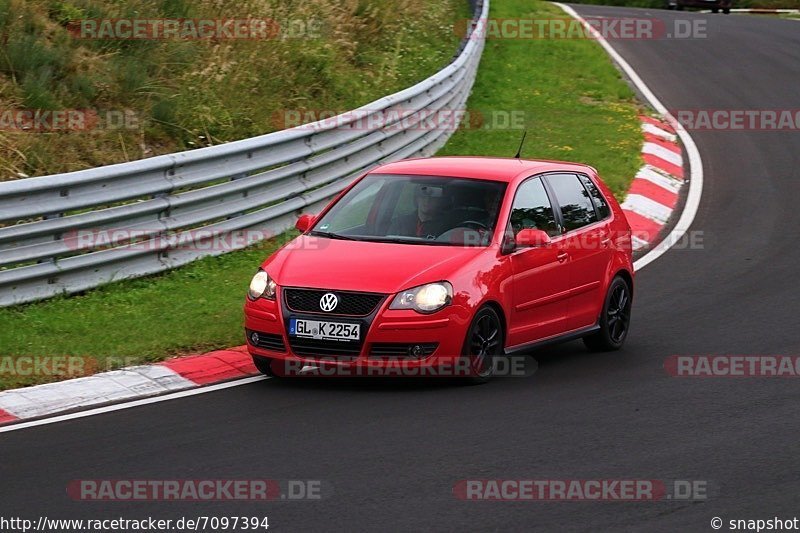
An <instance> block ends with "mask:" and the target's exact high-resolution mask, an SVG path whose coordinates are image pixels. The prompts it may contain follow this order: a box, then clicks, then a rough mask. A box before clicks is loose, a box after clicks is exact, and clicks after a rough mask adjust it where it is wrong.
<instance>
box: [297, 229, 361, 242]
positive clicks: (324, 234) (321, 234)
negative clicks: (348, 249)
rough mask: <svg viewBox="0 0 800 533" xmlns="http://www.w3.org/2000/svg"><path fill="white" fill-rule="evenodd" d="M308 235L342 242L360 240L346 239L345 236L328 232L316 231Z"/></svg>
mask: <svg viewBox="0 0 800 533" xmlns="http://www.w3.org/2000/svg"><path fill="white" fill-rule="evenodd" d="M308 234H309V235H313V236H314V237H328V238H329V239H339V240H342V241H357V240H360V239H355V238H353V237H348V236H347V235H341V234H339V233H331V232H330V231H318V230H313V231H310V232H309V233H308Z"/></svg>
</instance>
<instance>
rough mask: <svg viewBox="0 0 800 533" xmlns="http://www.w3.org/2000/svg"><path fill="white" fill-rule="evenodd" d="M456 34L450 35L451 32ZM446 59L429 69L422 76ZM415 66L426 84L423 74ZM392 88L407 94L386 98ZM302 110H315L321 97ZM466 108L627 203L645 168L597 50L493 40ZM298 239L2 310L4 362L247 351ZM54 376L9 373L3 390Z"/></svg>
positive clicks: (472, 132) (486, 141)
mask: <svg viewBox="0 0 800 533" xmlns="http://www.w3.org/2000/svg"><path fill="white" fill-rule="evenodd" d="M0 1H2V0H0ZM312 3H313V2H312ZM450 13H451V14H452V11H451V12H450ZM464 16H465V14H464V13H462V14H460V15H459V17H460V18H462V19H463V18H464ZM491 16H492V17H505V18H508V17H534V16H535V17H558V18H563V17H565V16H566V15H565V14H564V13H563V12H562V11H561V10H559V9H557V8H555V7H553V6H551V5H549V4H546V3H544V2H540V1H538V0H534V1H531V0H494V1H493V2H492V13H491ZM446 20H450V19H449V18H448V17H444V16H442V17H440V18H439V20H438V22H437V23H436V27H437V28H438V27H439V26H440V25H448V24H450V22H446ZM426 24H427V22H426ZM387 31H388V30H387ZM448 31H449V32H450V33H451V34H452V33H453V32H452V25H450V26H449V30H448ZM392 35H393V34H392ZM431 35H435V36H436V38H435V39H434V37H428V38H427V39H426V41H428V45H427V46H428V47H430V46H433V43H432V42H431V41H434V40H436V39H439V38H440V36H441V35H443V33H440V32H439V31H438V30H437V31H436V32H434V33H432V34H431ZM441 38H442V39H443V40H445V41H447V42H448V43H449V44H448V46H449V48H448V50H449V51H448V53H447V54H444V53H442V56H441V57H443V56H444V55H447V56H448V57H449V56H450V55H451V54H452V52H453V50H454V49H455V42H451V36H447V37H441ZM420 53H421V52H420ZM362 61H363V57H362ZM414 62H415V61H414V59H413V58H412V59H408V58H406V60H404V61H403V62H401V63H398V64H399V65H405V68H406V70H403V68H400V67H398V68H399V69H400V70H399V71H398V75H397V79H398V80H400V79H403V80H405V82H404V84H406V85H407V84H410V83H411V82H413V81H416V79H412V78H413V76H409V75H408V72H407V69H410V68H412V64H413V63H414ZM443 62H444V61H439V62H438V63H436V64H433V63H429V64H428V69H427V72H425V73H424V74H427V73H429V72H431V71H433V70H435V69H436V68H439V67H440V66H441V65H442V64H443ZM413 69H415V70H414V72H416V73H417V74H416V76H417V77H419V78H421V77H423V72H421V71H420V70H418V69H419V66H418V65H413ZM401 71H402V72H401ZM269 75H271V74H263V76H264V77H268V76H269ZM359 83H361V82H358V83H356V82H354V84H353V86H354V87H356V86H358V85H359ZM401 85H402V84H401ZM395 88H399V87H398V86H396V85H394V86H392V89H386V91H382V92H387V91H388V90H393V89H395ZM362 96H363V97H364V98H365V99H367V100H368V99H369V98H367V96H366V95H365V94H362ZM372 96H378V94H372V93H371V94H370V97H372ZM304 101H306V102H309V103H308V105H309V107H311V108H316V107H317V106H316V100H315V97H314V96H308V97H306V100H304ZM343 101H344V100H343ZM231 105H233V104H231ZM468 107H469V109H472V110H480V112H481V114H482V115H483V116H484V118H486V117H491V116H492V113H493V112H511V111H515V110H519V111H522V112H523V115H524V117H525V122H526V126H527V127H528V137H527V140H526V142H525V148H524V150H523V156H525V157H528V158H552V159H569V160H576V161H583V162H587V163H590V164H592V165H594V166H596V167H597V168H598V170H599V171H600V172H601V174H602V175H603V176H604V178H605V179H606V180H607V181H608V182H609V183H610V184H611V185H612V187H613V188H614V190H615V192H616V193H617V194H618V195H621V194H622V191H624V190H625V188H626V187H627V184H628V183H629V182H630V180H631V179H632V178H633V175H634V172H635V170H636V169H637V167H638V165H639V163H640V162H639V151H640V145H641V134H640V130H639V122H638V120H637V113H638V110H637V104H636V102H635V101H634V98H633V94H632V93H631V91H630V89H629V88H628V87H627V85H626V84H625V82H624V81H623V80H622V79H621V78H620V75H619V74H618V72H617V70H616V69H615V67H614V66H613V65H612V63H611V62H610V60H609V59H608V57H607V56H606V55H605V53H604V52H603V50H602V49H601V48H600V47H599V46H598V45H597V43H595V42H593V41H588V40H552V41H551V40H490V41H489V42H487V45H486V49H485V52H484V56H483V60H482V62H481V67H480V70H479V74H478V79H477V81H476V85H475V89H474V92H473V95H472V97H471V99H470V102H469V104H468ZM484 125H486V124H485V123H484ZM521 135H522V130H521V129H499V128H498V129H491V130H490V129H486V128H483V129H471V128H465V129H463V130H460V131H458V132H456V134H455V135H454V136H453V137H452V139H451V141H450V142H449V143H448V145H447V146H446V147H445V148H444V149H443V150H442V151H441V152H440V153H441V154H481V155H485V154H488V155H502V156H513V155H514V153H515V152H516V150H517V146H518V144H519V140H520V137H521ZM293 236H294V232H289V233H287V234H285V235H283V236H281V237H280V238H278V239H276V240H273V241H270V242H266V243H263V244H262V245H260V246H259V247H257V248H254V249H250V250H245V251H241V252H234V253H230V254H226V255H223V256H220V257H212V258H206V259H202V260H199V261H196V262H194V263H192V264H190V265H187V266H184V267H182V268H180V269H177V270H174V271H171V272H167V273H164V274H161V275H158V276H151V277H147V278H141V279H137V280H128V281H121V282H117V283H114V284H111V285H107V286H105V287H101V288H98V289H95V290H92V291H88V292H87V293H85V294H81V295H76V296H71V297H58V298H55V299H52V300H48V301H44V302H39V303H34V304H30V305H24V306H18V307H13V308H6V309H0V324H2V328H0V357H1V356H12V357H13V356H40V357H41V356H78V357H94V358H97V359H98V361H99V363H100V365H99V369H100V370H104V369H106V368H107V366H104V365H107V364H111V362H114V364H116V363H117V362H119V361H123V362H124V363H126V364H132V363H134V362H152V361H157V360H161V359H164V358H166V357H169V356H171V355H180V354H186V353H197V352H203V351H209V350H213V349H218V348H225V347H229V346H234V345H239V344H243V343H244V339H243V332H242V310H241V308H242V304H243V301H244V294H245V290H246V288H247V284H248V282H249V280H250V278H251V276H252V275H253V273H254V272H255V270H256V268H257V266H258V265H259V263H260V262H261V261H262V260H263V259H264V258H265V257H266V256H267V255H268V254H269V253H271V252H272V251H273V250H274V249H275V248H277V247H278V246H279V245H280V244H282V243H283V242H285V241H286V240H287V239H290V238H292V237H293ZM52 379H55V378H49V377H47V376H33V377H25V376H22V377H14V376H9V375H3V374H0V389H3V388H13V387H18V386H22V385H26V384H32V383H35V382H42V381H49V380H52Z"/></svg>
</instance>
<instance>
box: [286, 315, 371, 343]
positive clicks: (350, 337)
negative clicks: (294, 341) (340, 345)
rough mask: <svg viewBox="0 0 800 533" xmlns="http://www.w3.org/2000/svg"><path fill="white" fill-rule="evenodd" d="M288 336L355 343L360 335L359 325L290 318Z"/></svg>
mask: <svg viewBox="0 0 800 533" xmlns="http://www.w3.org/2000/svg"><path fill="white" fill-rule="evenodd" d="M289 335H291V336H293V337H309V338H312V339H325V340H337V341H357V340H358V339H359V338H360V335H361V325H360V324H348V323H345V322H326V321H323V320H305V319H302V318H291V319H289Z"/></svg>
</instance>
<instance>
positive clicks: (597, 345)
mask: <svg viewBox="0 0 800 533" xmlns="http://www.w3.org/2000/svg"><path fill="white" fill-rule="evenodd" d="M631 296H632V294H631V288H630V287H629V286H628V283H627V282H626V281H625V280H624V279H622V278H621V277H619V276H617V277H615V278H614V279H613V280H612V281H611V285H610V286H609V287H608V292H607V293H606V300H605V303H604V304H603V311H602V314H601V315H600V330H599V331H597V332H596V333H592V334H591V335H588V336H586V337H584V339H583V342H584V344H586V347H587V348H589V349H590V350H592V351H597V352H609V351H613V350H619V349H620V348H622V345H623V344H625V339H626V338H627V337H628V329H629V327H630V321H631V303H632V298H631Z"/></svg>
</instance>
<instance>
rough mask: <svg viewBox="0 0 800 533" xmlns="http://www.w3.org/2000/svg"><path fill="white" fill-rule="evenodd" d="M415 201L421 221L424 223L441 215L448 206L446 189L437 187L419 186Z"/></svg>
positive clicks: (415, 191)
mask: <svg viewBox="0 0 800 533" xmlns="http://www.w3.org/2000/svg"><path fill="white" fill-rule="evenodd" d="M414 199H415V200H416V203H417V213H418V215H419V219H420V220H421V221H423V222H425V221H428V220H431V219H432V218H434V217H436V216H437V215H440V214H441V212H442V211H443V210H444V208H445V206H446V202H445V196H444V189H443V188H442V187H439V186H436V185H425V184H421V185H417V188H416V189H415V190H414Z"/></svg>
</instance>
